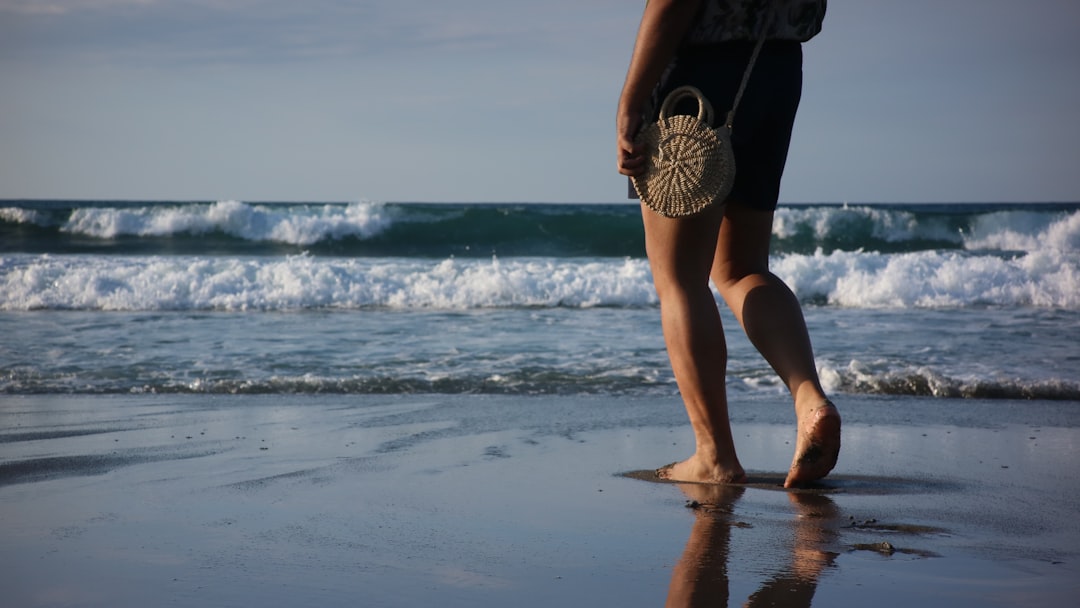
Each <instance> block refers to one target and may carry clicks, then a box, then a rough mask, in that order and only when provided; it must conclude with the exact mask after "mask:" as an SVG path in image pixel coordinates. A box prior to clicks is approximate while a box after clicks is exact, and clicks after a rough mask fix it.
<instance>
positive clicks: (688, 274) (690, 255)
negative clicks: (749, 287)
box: [641, 205, 724, 297]
mask: <svg viewBox="0 0 1080 608" xmlns="http://www.w3.org/2000/svg"><path fill="white" fill-rule="evenodd" d="M723 213H724V209H723V206H721V205H713V206H711V207H710V208H708V209H706V210H705V211H703V212H702V213H700V214H698V215H694V216H691V217H684V218H668V217H663V216H661V215H659V214H657V213H656V212H654V211H653V210H651V209H649V208H648V207H646V206H645V205H642V206H641V219H642V223H643V224H644V226H645V250H646V253H647V254H648V256H649V266H650V267H651V268H652V273H653V281H654V283H655V284H656V288H657V290H658V291H659V292H660V294H661V297H663V295H664V293H663V292H664V290H665V289H666V288H681V289H688V288H691V287H701V286H705V287H707V286H708V284H709V273H710V271H711V268H712V265H713V257H714V252H715V251H716V246H717V237H718V235H719V232H720V225H721V222H722V220H723Z"/></svg>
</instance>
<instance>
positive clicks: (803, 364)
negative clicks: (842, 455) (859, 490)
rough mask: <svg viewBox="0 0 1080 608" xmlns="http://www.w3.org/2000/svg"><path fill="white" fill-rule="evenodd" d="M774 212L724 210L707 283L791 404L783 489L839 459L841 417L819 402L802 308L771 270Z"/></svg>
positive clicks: (824, 472) (818, 385) (815, 476)
mask: <svg viewBox="0 0 1080 608" xmlns="http://www.w3.org/2000/svg"><path fill="white" fill-rule="evenodd" d="M772 221H773V213H772V212H771V211H761V210H756V209H751V208H749V207H746V206H743V205H739V204H738V203H729V204H728V205H727V207H726V209H725V215H724V221H723V223H722V224H721V226H720V233H719V237H718V239H717V245H716V255H715V258H714V260H713V266H712V279H713V283H714V284H715V285H716V288H717V290H718V291H719V292H720V295H721V296H723V298H724V301H725V302H726V303H727V305H728V307H729V308H731V311H732V312H733V313H734V314H735V317H736V319H738V321H739V323H740V324H741V325H742V327H743V331H745V332H746V336H747V337H748V338H750V342H751V343H752V344H753V345H754V347H755V348H757V350H758V351H759V352H760V353H761V354H762V355H763V356H764V357H765V360H766V361H768V362H769V365H771V366H772V368H773V370H775V371H776V373H777V375H779V376H780V378H781V380H783V382H784V384H785V385H786V386H787V387H788V390H789V391H790V392H791V396H792V398H793V399H794V401H795V415H796V419H797V427H798V431H797V437H796V442H795V456H794V458H793V460H792V464H791V469H790V470H789V471H788V476H787V479H786V480H785V482H784V485H785V486H788V487H790V486H793V485H798V484H800V483H804V482H807V481H813V480H815V479H820V478H822V477H824V476H825V475H827V474H828V473H829V471H831V470H832V468H833V467H834V466H835V465H836V460H837V457H838V455H839V452H840V412H839V411H837V409H836V406H834V405H833V404H832V402H830V401H829V400H828V398H827V397H826V396H825V392H824V390H823V389H822V387H821V382H820V381H819V379H818V373H817V365H816V363H815V362H814V351H813V348H812V347H811V344H810V336H809V332H807V330H806V322H805V320H804V319H803V314H802V307H801V306H800V305H799V300H798V299H797V298H796V297H795V294H793V293H792V292H791V290H790V289H789V288H788V286H787V285H785V284H784V282H783V281H781V280H780V278H779V277H777V276H776V275H774V274H773V273H772V272H771V271H770V270H769V240H770V238H771V236H772Z"/></svg>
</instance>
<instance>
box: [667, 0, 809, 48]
mask: <svg viewBox="0 0 1080 608" xmlns="http://www.w3.org/2000/svg"><path fill="white" fill-rule="evenodd" d="M826 1H827V0H705V1H704V2H702V4H701V10H700V12H699V13H698V17H697V19H696V20H695V25H694V26H693V27H692V28H691V29H690V31H689V32H688V33H687V34H686V38H685V40H684V43H685V44H689V45H704V44H715V43H717V42H728V41H733V40H757V39H758V38H759V37H760V36H761V29H762V28H763V27H765V26H766V25H768V23H769V11H770V10H771V11H774V14H775V17H774V18H773V23H772V25H771V26H770V27H769V30H768V38H769V40H796V41H799V42H806V41H807V40H809V39H811V38H813V37H814V36H815V35H816V34H817V33H818V32H820V31H821V22H822V21H823V20H824V19H825V4H826Z"/></svg>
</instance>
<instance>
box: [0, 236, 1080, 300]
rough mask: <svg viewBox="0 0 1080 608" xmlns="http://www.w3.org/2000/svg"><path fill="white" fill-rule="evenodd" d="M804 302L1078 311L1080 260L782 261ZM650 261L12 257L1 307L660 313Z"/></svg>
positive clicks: (784, 275) (852, 256)
mask: <svg viewBox="0 0 1080 608" xmlns="http://www.w3.org/2000/svg"><path fill="white" fill-rule="evenodd" d="M772 266H773V270H774V272H775V273H776V274H777V275H778V276H779V277H780V278H781V279H783V280H784V281H785V282H786V283H787V284H788V285H790V286H791V288H792V289H793V291H795V293H796V295H797V296H798V297H799V298H800V299H801V300H803V301H804V302H810V303H814V304H820V305H833V306H845V307H855V308H890V307H891V308H958V307H966V306H1034V307H1044V308H1063V309H1077V308H1080V270H1078V269H1080V254H1077V253H1065V252H1059V251H1053V250H1044V251H1040V252H1036V253H1032V254H1027V255H1016V256H1010V257H1004V256H1000V255H976V254H973V253H970V252H964V251H944V252H933V251H927V252H917V253H905V254H881V253H873V252H870V253H863V252H848V251H834V252H832V253H830V254H824V253H822V252H820V251H818V252H816V253H815V254H813V255H800V254H785V255H781V256H777V257H775V258H774V259H773V262H772ZM656 302H657V299H656V292H655V289H654V287H653V285H652V278H651V274H650V272H649V266H648V262H647V261H646V260H644V259H640V258H624V259H607V258H508V259H501V258H490V259H473V258H470V259H454V258H450V259H444V260H425V259H417V258H390V259H388V258H336V257H330V258H324V257H316V256H311V255H296V256H286V257H249V258H236V257H194V256H153V257H145V256H100V255H97V256H91V255H46V256H34V255H29V254H15V255H10V256H6V257H2V258H0V310H33V309H79V310H129V311H138V310H249V309H250V310H296V309H308V308H344V309H356V308H365V307H390V308H400V309H411V308H449V309H468V308H499V307H582V308H584V307H593V306H616V307H638V306H654V305H656Z"/></svg>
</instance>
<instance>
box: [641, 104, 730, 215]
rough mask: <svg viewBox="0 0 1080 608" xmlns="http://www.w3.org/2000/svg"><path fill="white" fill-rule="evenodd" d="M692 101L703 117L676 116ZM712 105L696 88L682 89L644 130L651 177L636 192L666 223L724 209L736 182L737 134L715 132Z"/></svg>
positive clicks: (644, 177) (723, 130)
mask: <svg viewBox="0 0 1080 608" xmlns="http://www.w3.org/2000/svg"><path fill="white" fill-rule="evenodd" d="M686 98H695V99H696V100H697V102H698V115H697V116H696V117H695V116H687V115H681V114H679V115H675V116H672V115H671V112H672V110H674V108H675V104H677V103H678V102H680V101H682V100H683V99H686ZM712 118H713V110H712V105H710V104H709V101H708V100H707V99H705V96H704V95H702V94H701V91H699V90H698V89H697V88H695V87H691V86H684V87H679V88H677V89H675V90H674V91H672V92H671V93H669V94H668V96H667V98H666V99H664V103H663V105H662V106H660V118H659V119H658V120H657V121H656V122H654V123H652V124H650V125H648V126H647V127H645V128H644V129H642V131H641V132H640V133H638V136H637V139H636V141H637V143H640V144H644V147H645V155H646V158H647V164H646V168H645V172H644V173H643V174H642V175H640V176H637V177H634V178H633V182H634V189H635V190H637V193H638V197H640V198H641V202H643V203H645V205H646V206H647V207H649V208H650V209H652V210H653V211H655V212H656V213H659V214H660V215H662V216H664V217H686V216H689V215H694V214H696V213H700V212H701V211H704V210H705V208H707V207H708V206H710V205H712V204H714V203H722V202H723V201H724V199H726V198H727V195H728V193H729V192H731V184H732V182H733V181H735V156H734V154H733V153H732V151H731V128H730V125H728V124H724V125H721V126H720V127H719V128H716V129H713V128H712V127H711V126H710V125H711V124H712Z"/></svg>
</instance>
